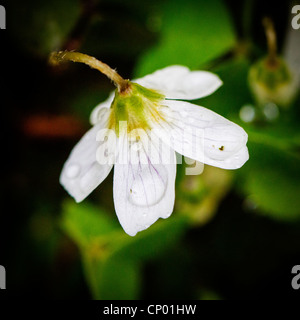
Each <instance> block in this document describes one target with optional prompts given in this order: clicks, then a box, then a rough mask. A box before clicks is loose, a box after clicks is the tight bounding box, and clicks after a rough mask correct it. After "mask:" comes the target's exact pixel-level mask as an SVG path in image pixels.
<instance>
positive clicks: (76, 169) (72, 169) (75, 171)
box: [66, 164, 80, 179]
mask: <svg viewBox="0 0 300 320" xmlns="http://www.w3.org/2000/svg"><path fill="white" fill-rule="evenodd" d="M79 173H80V166H79V165H78V164H71V165H69V166H68V167H67V170H66V175H67V177H68V178H70V179H74V178H76V177H77V176H78V175H79Z"/></svg>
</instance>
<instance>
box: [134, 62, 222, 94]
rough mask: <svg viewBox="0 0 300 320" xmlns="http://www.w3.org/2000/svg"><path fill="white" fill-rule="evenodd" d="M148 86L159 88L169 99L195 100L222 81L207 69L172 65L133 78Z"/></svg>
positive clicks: (214, 89)
mask: <svg viewBox="0 0 300 320" xmlns="http://www.w3.org/2000/svg"><path fill="white" fill-rule="evenodd" d="M133 82H136V83H138V84H140V85H142V86H144V87H146V88H149V89H154V90H158V91H160V92H161V93H163V94H164V95H165V96H166V98H168V99H183V100H193V99H199V98H202V97H205V96H208V95H210V94H211V93H213V92H214V91H216V90H217V89H218V88H219V87H220V86H221V85H222V81H221V80H220V78H219V77H218V76H216V75H215V74H213V73H211V72H207V71H190V70H189V69H188V68H186V67H184V66H176V65H175V66H170V67H167V68H164V69H161V70H157V71H155V72H154V73H152V74H149V75H147V76H145V77H144V78H140V79H136V80H133Z"/></svg>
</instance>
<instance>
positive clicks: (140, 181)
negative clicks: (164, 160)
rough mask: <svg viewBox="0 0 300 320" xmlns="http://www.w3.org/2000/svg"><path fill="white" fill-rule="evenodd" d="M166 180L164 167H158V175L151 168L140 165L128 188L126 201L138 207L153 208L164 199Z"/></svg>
mask: <svg viewBox="0 0 300 320" xmlns="http://www.w3.org/2000/svg"><path fill="white" fill-rule="evenodd" d="M167 180H168V178H167V172H166V169H165V168H164V167H160V168H159V173H158V172H157V170H156V169H154V168H153V167H149V166H148V165H142V166H141V169H140V171H139V172H137V173H136V175H135V179H134V180H133V181H132V184H131V187H130V188H129V191H128V200H129V201H130V202H131V203H132V204H134V205H136V206H140V207H150V206H154V205H155V204H157V203H158V202H159V201H160V200H161V199H162V198H163V197H164V195H165V192H166V188H167Z"/></svg>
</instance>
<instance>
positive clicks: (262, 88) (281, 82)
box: [248, 57, 298, 108]
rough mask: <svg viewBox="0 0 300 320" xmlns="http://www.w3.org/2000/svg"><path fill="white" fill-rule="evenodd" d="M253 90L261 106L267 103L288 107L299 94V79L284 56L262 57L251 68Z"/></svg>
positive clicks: (250, 79) (249, 78) (250, 82)
mask: <svg viewBox="0 0 300 320" xmlns="http://www.w3.org/2000/svg"><path fill="white" fill-rule="evenodd" d="M248 80H249V85H250V88H251V91H252V93H253V95H254V97H255V99H256V101H257V103H258V104H259V105H261V106H264V105H266V104H267V103H275V104H276V105H278V106H280V107H283V108H287V107H289V106H290V105H291V103H292V102H293V100H294V99H295V97H296V94H297V91H298V90H297V89H298V85H297V79H296V77H295V76H294V75H293V74H292V72H291V71H290V68H289V67H288V65H287V64H286V63H285V61H284V60H283V59H282V58H279V57H276V58H275V59H274V60H271V59H270V58H269V57H265V58H262V59H260V60H258V61H257V62H256V63H254V64H253V65H252V66H251V68H250V70H249V77H248Z"/></svg>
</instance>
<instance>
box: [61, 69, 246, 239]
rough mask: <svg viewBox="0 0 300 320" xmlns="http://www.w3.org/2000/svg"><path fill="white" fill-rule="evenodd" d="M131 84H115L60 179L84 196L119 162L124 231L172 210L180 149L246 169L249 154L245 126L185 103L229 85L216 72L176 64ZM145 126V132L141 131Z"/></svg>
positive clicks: (117, 188) (117, 190)
mask: <svg viewBox="0 0 300 320" xmlns="http://www.w3.org/2000/svg"><path fill="white" fill-rule="evenodd" d="M128 83H129V87H128V89H127V90H125V91H124V92H121V93H120V92H118V91H117V90H116V92H114V93H112V94H110V96H109V98H108V99H107V100H106V101H105V102H103V103H101V104H100V105H98V106H97V107H96V108H95V109H94V111H93V112H92V114H91V123H92V124H93V125H94V126H93V127H92V129H90V130H89V131H88V132H87V133H86V134H85V135H84V136H83V138H82V139H81V140H80V141H79V143H78V144H77V145H76V146H75V148H74V149H73V151H72V152H71V154H70V156H69V158H68V160H67V161H66V163H65V165H64V168H63V171H62V173H61V177H60V182H61V184H62V185H63V186H64V188H65V189H66V190H67V191H68V192H69V193H70V194H71V195H72V196H73V197H74V198H75V200H76V201H77V202H80V201H82V200H83V199H85V198H86V197H87V196H88V195H89V194H90V193H91V192H92V191H93V190H94V189H95V188H96V187H97V186H98V185H99V184H100V183H101V182H102V181H103V180H104V179H105V178H106V177H107V175H108V174H109V172H110V171H111V169H112V167H113V165H114V186H113V196H114V204H115V210H116V213H117V216H118V219H119V221H120V223H121V225H122V227H123V228H124V230H125V232H126V233H128V234H129V235H131V236H134V235H135V234H136V233H137V232H139V231H141V230H144V229H147V228H148V227H149V226H150V225H152V224H153V223H154V222H155V221H156V220H157V219H158V218H167V217H169V216H170V215H171V213H172V211H173V206H174V201H175V190H174V189H175V176H176V160H175V151H176V152H179V153H181V154H183V155H184V156H187V157H189V158H192V159H195V160H197V161H200V162H204V163H205V164H208V165H212V166H216V167H219V168H224V169H237V168H240V167H241V166H242V165H243V164H244V163H245V162H246V161H247V160H248V158H249V155H248V149H247V147H246V143H247V134H246V132H245V131H244V130H243V129H242V128H241V127H239V126H238V125H236V124H234V123H233V122H231V121H229V120H227V119H225V118H223V117H222V116H220V115H218V114H216V113H215V112H213V111H211V110H208V109H206V108H203V107H200V106H198V105H194V104H191V103H188V102H184V101H179V100H193V99H198V98H202V97H205V96H207V95H209V94H211V93H213V92H214V91H215V90H216V89H218V88H219V87H220V85H221V84H222V82H221V80H220V79H219V78H218V77H217V76H216V75H214V74H212V73H210V72H205V71H190V70H189V69H188V68H186V67H183V66H170V67H167V68H164V69H162V70H158V71H156V72H154V73H153V74H150V75H147V76H146V77H144V78H141V79H137V80H135V81H132V82H128ZM122 123H125V125H126V127H125V129H123V128H122V125H121V124H122ZM139 129H141V130H142V131H143V132H141V133H140V132H139V133H136V132H137V131H138V130H139ZM133 132H134V134H133ZM103 133H104V134H103ZM112 133H116V135H115V137H113V134H112ZM104 136H106V139H104V138H103V137H104ZM101 159H102V160H103V159H110V161H106V162H105V161H103V162H102V160H101Z"/></svg>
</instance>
